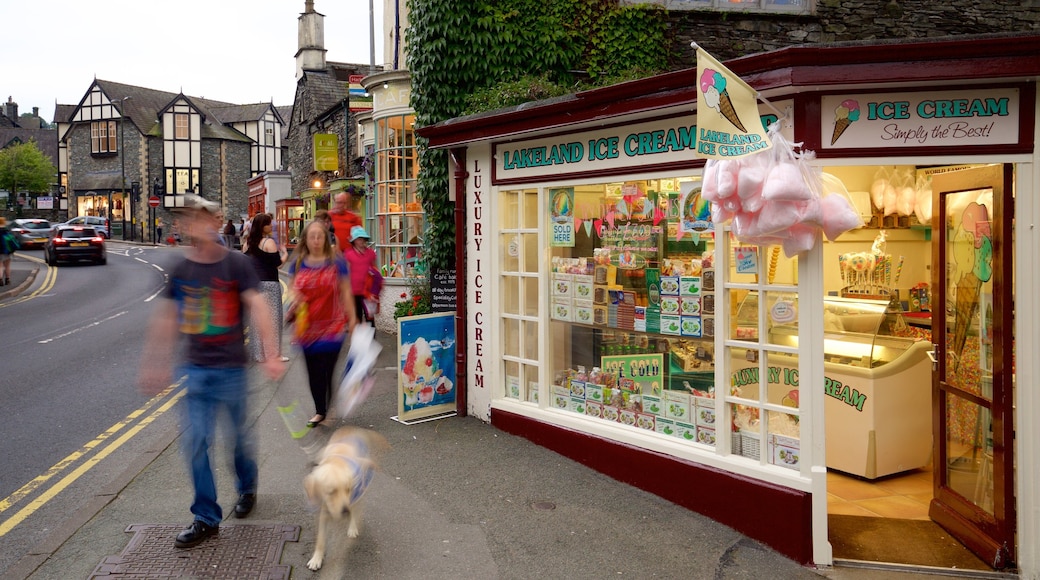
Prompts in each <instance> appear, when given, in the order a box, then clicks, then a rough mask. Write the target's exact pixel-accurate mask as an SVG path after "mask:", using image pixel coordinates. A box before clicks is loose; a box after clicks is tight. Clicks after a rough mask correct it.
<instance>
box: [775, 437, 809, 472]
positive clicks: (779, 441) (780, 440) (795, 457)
mask: <svg viewBox="0 0 1040 580" xmlns="http://www.w3.org/2000/svg"><path fill="white" fill-rule="evenodd" d="M801 454H802V453H801V442H800V441H799V440H798V439H796V438H794V437H784V436H783V435H770V436H769V462H770V463H772V464H773V465H779V466H780V467H787V468H789V469H798V468H799V467H800V457H801Z"/></svg>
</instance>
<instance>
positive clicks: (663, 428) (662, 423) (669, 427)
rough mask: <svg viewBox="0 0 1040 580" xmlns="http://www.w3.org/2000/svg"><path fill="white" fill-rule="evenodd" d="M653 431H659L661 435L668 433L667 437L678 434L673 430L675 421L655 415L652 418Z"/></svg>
mask: <svg viewBox="0 0 1040 580" xmlns="http://www.w3.org/2000/svg"><path fill="white" fill-rule="evenodd" d="M654 431H656V432H658V433H661V434H662V435H668V436H669V437H677V436H678V434H677V433H676V431H675V421H672V420H671V419H665V418H664V417H657V418H656V419H655V420H654Z"/></svg>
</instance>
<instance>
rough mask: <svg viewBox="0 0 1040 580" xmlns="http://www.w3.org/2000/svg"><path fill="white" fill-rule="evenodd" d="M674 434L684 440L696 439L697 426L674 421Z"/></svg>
mask: <svg viewBox="0 0 1040 580" xmlns="http://www.w3.org/2000/svg"><path fill="white" fill-rule="evenodd" d="M675 436H676V437H678V438H680V439H682V440H684V441H696V440H697V426H696V425H694V424H692V423H685V422H683V421H676V422H675Z"/></svg>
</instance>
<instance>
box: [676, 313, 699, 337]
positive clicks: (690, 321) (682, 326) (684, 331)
mask: <svg viewBox="0 0 1040 580" xmlns="http://www.w3.org/2000/svg"><path fill="white" fill-rule="evenodd" d="M679 334H681V335H682V336H693V337H700V336H701V317H700V316H680V317H679Z"/></svg>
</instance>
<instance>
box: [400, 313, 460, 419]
mask: <svg viewBox="0 0 1040 580" xmlns="http://www.w3.org/2000/svg"><path fill="white" fill-rule="evenodd" d="M397 362H398V370H399V372H398V373H397V376H398V391H397V414H398V417H397V420H399V421H400V422H402V423H406V424H407V423H408V422H410V421H415V420H418V419H426V418H429V417H434V416H436V415H445V416H446V415H448V414H451V413H454V412H455V382H456V381H455V313H454V312H442V313H438V314H425V315H421V316H404V317H401V318H398V319H397Z"/></svg>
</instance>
